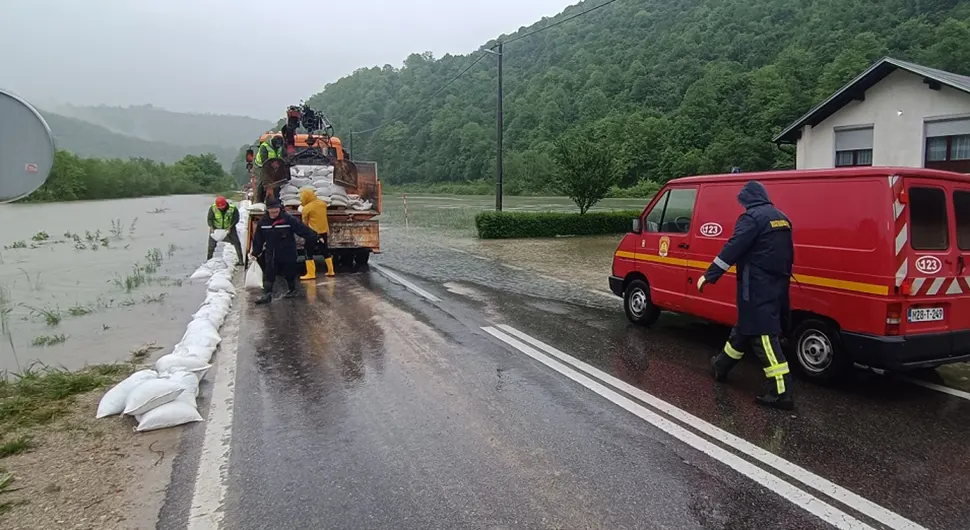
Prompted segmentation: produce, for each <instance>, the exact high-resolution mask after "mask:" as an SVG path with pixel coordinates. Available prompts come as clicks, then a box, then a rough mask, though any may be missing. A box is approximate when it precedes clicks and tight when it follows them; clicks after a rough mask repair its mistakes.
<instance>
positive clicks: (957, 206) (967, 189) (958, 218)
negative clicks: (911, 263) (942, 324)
mask: <svg viewBox="0 0 970 530" xmlns="http://www.w3.org/2000/svg"><path fill="white" fill-rule="evenodd" d="M951 199H952V200H951V202H952V208H953V223H952V224H953V229H952V235H951V240H952V241H953V242H954V243H955V244H954V245H951V246H952V247H953V252H954V253H955V254H956V279H955V281H956V283H957V287H959V290H960V292H959V293H957V294H954V295H952V302H951V304H952V306H953V308H954V311H953V314H952V315H950V320H949V321H950V328H951V329H953V330H970V184H958V183H954V184H953V186H952V196H951ZM953 291H954V292H956V288H954V289H953ZM958 337H959V336H958V335H955V336H954V340H955V341H956V342H958V344H954V350H955V351H968V350H970V343H968V344H959V342H961V341H963V340H966V339H965V338H958Z"/></svg>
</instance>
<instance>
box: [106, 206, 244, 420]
mask: <svg viewBox="0 0 970 530" xmlns="http://www.w3.org/2000/svg"><path fill="white" fill-rule="evenodd" d="M249 209H250V204H249V202H248V201H242V203H240V205H239V210H240V215H239V224H238V225H236V231H237V232H238V233H239V237H240V239H241V240H243V241H245V240H246V231H247V228H248V225H247V219H248V217H249ZM237 260H238V257H237V256H236V251H235V249H233V248H232V247H231V246H227V247H226V248H225V249H224V251H223V258H222V259H219V258H213V259H211V260H209V261H207V262H206V263H205V264H203V266H202V267H200V268H199V269H200V270H202V269H204V270H205V271H207V274H208V276H207V277H208V278H209V281H208V282H207V284H206V287H207V292H206V297H205V301H204V302H202V305H201V306H199V310H198V311H196V312H195V314H194V315H192V321H191V322H190V323H189V325H188V326H186V329H185V334H184V335H182V340H181V341H180V342H179V343H178V344H177V345H176V346H175V348H174V349H173V350H172V353H170V354H168V355H164V356H162V357H160V358H159V359H158V360H157V361H156V362H155V369H154V370H141V371H138V372H135V373H134V374H132V375H130V376H129V377H128V378H127V379H125V380H124V381H122V382H120V383H118V384H117V385H115V386H114V387H113V388H111V389H110V390H108V392H107V393H105V395H104V396H103V397H102V398H101V402H100V403H99V404H98V411H97V417H98V418H106V417H109V416H116V415H119V414H122V415H126V416H133V417H134V418H135V420H136V421H137V422H138V426H137V427H135V430H136V431H138V432H144V431H152V430H156V429H165V428H167V427H174V426H176V425H184V424H186V423H194V422H199V421H202V415H201V414H199V410H198V404H197V402H196V398H197V397H198V395H199V382H200V381H201V380H202V379H203V378H204V377H205V374H206V372H207V371H208V370H209V368H211V367H212V365H211V364H210V363H211V362H212V356H213V354H215V351H216V348H217V347H218V346H219V343H220V342H221V341H222V337H220V336H219V328H220V327H222V324H223V323H224V322H225V320H226V316H227V315H228V314H229V309H230V307H231V306H232V298H233V296H234V295H235V292H236V289H235V287H233V285H232V280H231V278H232V268H233V267H234V266H235V261H237ZM196 272H197V273H198V272H199V271H196ZM193 277H195V275H193Z"/></svg>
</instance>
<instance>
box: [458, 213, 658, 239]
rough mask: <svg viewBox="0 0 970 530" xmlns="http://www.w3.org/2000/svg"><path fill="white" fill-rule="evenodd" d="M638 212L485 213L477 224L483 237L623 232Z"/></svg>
mask: <svg viewBox="0 0 970 530" xmlns="http://www.w3.org/2000/svg"><path fill="white" fill-rule="evenodd" d="M639 215H640V212H638V211H616V212H587V213H586V214H585V215H579V214H578V213H564V212H482V213H480V214H478V215H476V216H475V227H476V228H477V229H478V237H480V238H482V239H511V238H523V237H556V236H595V235H602V234H623V233H626V232H629V231H630V228H631V226H632V221H633V219H635V218H636V217H638V216H639Z"/></svg>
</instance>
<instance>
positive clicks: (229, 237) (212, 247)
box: [205, 226, 243, 262]
mask: <svg viewBox="0 0 970 530" xmlns="http://www.w3.org/2000/svg"><path fill="white" fill-rule="evenodd" d="M223 241H226V242H228V243H231V244H232V248H234V249H236V256H237V257H239V261H240V262H241V261H242V260H243V253H242V246H241V245H240V244H239V234H237V233H236V227H235V226H234V227H232V228H230V229H229V233H228V234H226V239H224V240H223ZM218 244H219V243H218V242H217V241H216V240H215V239H212V237H211V236H210V237H209V251H208V252H207V253H206V256H205V259H206V260H210V259H212V255H213V254H214V253H215V251H216V245H218Z"/></svg>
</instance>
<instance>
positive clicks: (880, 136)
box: [775, 57, 970, 173]
mask: <svg viewBox="0 0 970 530" xmlns="http://www.w3.org/2000/svg"><path fill="white" fill-rule="evenodd" d="M775 142H776V143H779V144H794V145H795V146H796V154H795V165H796V167H797V168H798V169H817V168H831V167H844V166H905V167H927V168H934V169H946V170H950V171H960V172H963V173H970V77H966V76H962V75H957V74H952V73H950V72H944V71H943V70H936V69H933V68H927V67H925V66H920V65H918V64H913V63H907V62H905V61H900V60H897V59H892V58H889V57H887V58H884V59H882V60H880V61H879V62H877V63H876V64H874V65H872V67H870V68H869V69H868V70H866V71H865V72H863V73H862V74H861V75H859V77H856V78H855V79H853V80H852V81H851V82H850V83H849V84H847V85H845V86H844V87H842V89H841V90H839V91H838V92H836V93H835V94H833V95H832V96H831V97H830V98H828V99H826V100H825V101H823V102H822V103H821V104H819V105H818V106H817V107H815V108H814V109H812V110H811V111H809V112H808V114H805V115H804V116H802V117H801V118H799V119H798V121H796V122H795V123H792V124H791V125H789V126H788V128H786V129H785V130H784V131H782V133H781V134H779V135H778V136H776V137H775Z"/></svg>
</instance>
